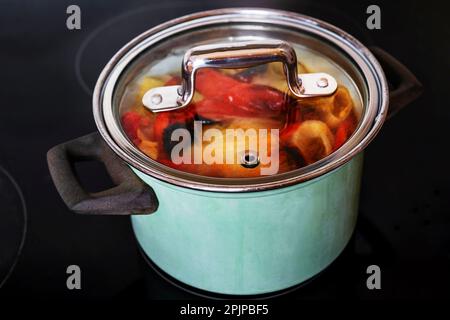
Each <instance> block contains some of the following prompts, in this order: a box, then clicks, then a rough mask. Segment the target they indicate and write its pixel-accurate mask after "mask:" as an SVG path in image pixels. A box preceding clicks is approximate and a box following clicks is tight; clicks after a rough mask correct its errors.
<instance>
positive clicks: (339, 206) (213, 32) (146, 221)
mask: <svg viewBox="0 0 450 320" xmlns="http://www.w3.org/2000/svg"><path fill="white" fill-rule="evenodd" d="M249 38H252V39H259V40H261V39H266V38H267V39H277V40H282V41H286V42H289V43H301V44H302V45H304V46H307V47H310V48H313V49H314V50H316V51H319V52H321V53H322V54H324V55H326V56H327V57H328V58H329V59H330V60H332V61H333V63H335V64H336V66H337V67H338V68H339V69H340V70H342V72H343V73H345V74H347V75H349V77H350V78H351V79H352V81H353V82H354V84H355V86H356V87H357V89H358V93H359V95H360V97H361V101H362V110H361V120H360V123H359V125H358V127H357V129H356V131H355V132H354V134H353V135H352V136H351V137H350V138H349V139H348V141H347V142H346V143H345V144H344V145H343V146H342V147H341V148H339V149H338V150H336V151H335V152H333V153H332V154H330V155H329V156H327V157H325V158H324V159H321V160H319V161H317V162H315V163H314V164H311V165H308V166H306V167H303V168H299V169H296V170H292V171H290V172H287V173H283V174H276V175H272V176H263V177H258V178H235V179H225V178H213V177H206V176H199V175H194V174H190V173H187V172H181V171H179V170H175V169H172V168H169V167H166V166H164V165H162V164H160V163H158V162H156V161H154V160H152V159H150V158H149V157H147V156H145V155H144V154H143V153H142V152H141V151H139V149H137V148H136V147H135V146H134V145H133V144H132V143H131V141H130V140H129V139H128V138H127V136H126V134H124V132H123V130H122V128H121V125H120V121H119V120H118V118H119V117H118V114H119V111H118V105H119V101H120V99H121V97H122V96H123V93H124V88H125V87H126V84H127V83H129V81H130V79H132V78H133V77H135V76H136V74H138V73H139V70H141V69H142V68H143V67H145V66H146V65H148V64H149V61H152V60H155V59H159V58H161V56H164V55H167V52H168V50H169V49H170V50H172V49H173V47H179V48H184V47H185V46H186V44H188V45H189V46H194V45H197V44H205V43H208V41H213V40H214V41H216V42H217V41H218V40H219V39H220V40H221V41H222V42H223V39H232V41H233V42H236V41H239V40H248V39H249ZM229 41H231V40H229ZM374 54H375V55H376V56H377V58H378V59H379V60H380V62H381V65H382V66H383V68H382V67H381V66H380V63H379V62H378V60H377V59H376V58H375V56H374ZM300 58H301V57H300ZM269 61H270V59H269ZM163 67H164V66H163ZM383 69H384V71H386V74H387V75H388V76H389V79H390V80H391V81H392V84H393V90H391V93H390V94H389V93H388V83H387V81H386V79H385V75H384V72H383ZM188 80H189V79H188ZM288 81H289V79H288ZM420 88H421V86H420V83H419V82H418V81H417V79H416V78H415V77H414V76H413V75H412V74H411V73H410V72H409V71H408V70H407V69H406V68H405V67H404V66H402V65H401V64H400V63H399V62H398V61H396V60H395V59H394V58H392V57H391V56H389V55H388V54H386V53H385V52H384V51H382V50H381V49H377V48H372V51H369V50H368V49H367V48H365V47H364V46H363V45H362V44H361V43H359V42H358V41H357V40H356V39H354V38H353V37H351V36H350V35H348V34H347V33H345V32H344V31H342V30H340V29H338V28H336V27H334V26H332V25H329V24H327V23H325V22H323V21H319V20H316V19H314V18H311V17H307V16H303V15H299V14H295V13H291V12H284V11H277V10H269V9H243V8H238V9H220V10H213V11H207V12H201V13H196V14H193V15H189V16H186V17H182V18H179V19H176V20H172V21H169V22H167V23H164V24H162V25H159V26H157V27H155V28H153V29H151V30H149V31H147V32H145V33H143V34H142V35H140V36H138V37H137V38H135V39H134V40H132V41H131V42H130V43H128V44H127V45H126V46H125V47H124V48H122V49H121V50H120V51H119V52H118V53H117V54H116V55H115V56H114V57H113V58H112V59H111V61H110V62H109V63H108V64H107V66H106V67H105V69H104V70H103V72H102V74H101V75H100V77H99V80H98V82H97V86H96V89H95V93H94V98H93V104H94V117H95V120H96V123H97V127H98V130H99V133H93V134H90V135H88V136H84V137H81V138H78V139H75V140H72V141H69V142H66V143H64V144H61V145H59V146H56V147H54V148H53V149H51V150H50V151H49V153H48V163H49V168H50V173H51V175H52V178H53V181H54V183H55V185H56V187H57V189H58V191H59V193H60V195H61V197H62V199H63V200H64V201H65V203H66V204H67V205H68V206H69V208H70V209H72V210H73V211H75V212H78V213H84V214H127V215H128V214H130V215H132V217H131V219H132V225H133V230H134V233H135V235H136V238H137V241H138V242H139V245H140V246H141V248H142V249H143V251H144V252H145V254H146V255H147V256H148V257H149V259H150V260H151V261H153V262H154V263H155V264H156V265H157V266H158V267H159V268H160V269H162V270H163V271H165V272H166V273H168V274H169V275H171V276H172V277H174V278H175V279H177V280H179V281H181V282H183V283H186V284H188V285H190V286H193V287H196V288H200V289H203V290H206V291H210V292H216V293H222V294H232V295H255V294H265V293H271V292H275V291H279V290H283V289H286V288H289V287H292V286H295V285H298V284H300V283H302V282H305V281H306V280H308V279H310V278H312V277H313V276H314V275H317V274H318V273H319V272H321V271H322V270H323V269H325V268H326V267H327V266H328V265H329V264H330V263H332V262H333V260H335V259H336V257H337V256H338V255H339V254H340V253H341V252H342V250H343V249H344V247H345V246H346V244H347V243H348V241H349V239H350V238H351V236H352V233H353V230H354V228H355V223H356V220H357V213H358V200H359V190H360V181H361V172H362V163H363V153H362V151H363V149H364V148H365V147H366V146H367V145H368V144H369V142H370V141H371V140H372V139H373V138H374V137H375V135H376V134H377V132H378V131H379V129H380V128H381V126H382V124H383V122H384V120H385V118H386V117H387V115H388V113H387V111H388V102H389V100H390V104H391V106H390V110H389V111H390V112H389V114H393V113H395V112H396V111H398V110H399V109H400V108H402V107H404V106H405V105H407V104H408V103H409V102H411V101H412V100H414V99H415V98H416V97H417V96H418V94H419V93H420ZM82 160H97V161H101V162H103V163H104V164H105V167H106V169H107V170H108V172H109V174H110V175H111V177H112V180H113V182H114V183H115V184H116V185H117V186H116V187H114V188H112V189H110V190H105V191H103V192H99V193H88V192H87V191H85V190H84V189H83V188H82V187H81V186H80V184H79V183H78V180H77V178H76V175H75V173H74V171H73V163H74V162H76V161H82Z"/></svg>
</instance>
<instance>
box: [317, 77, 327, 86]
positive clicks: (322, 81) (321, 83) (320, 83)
mask: <svg viewBox="0 0 450 320" xmlns="http://www.w3.org/2000/svg"><path fill="white" fill-rule="evenodd" d="M316 84H317V86H318V87H319V88H326V87H328V79H327V78H320V79H319V80H317V82H316Z"/></svg>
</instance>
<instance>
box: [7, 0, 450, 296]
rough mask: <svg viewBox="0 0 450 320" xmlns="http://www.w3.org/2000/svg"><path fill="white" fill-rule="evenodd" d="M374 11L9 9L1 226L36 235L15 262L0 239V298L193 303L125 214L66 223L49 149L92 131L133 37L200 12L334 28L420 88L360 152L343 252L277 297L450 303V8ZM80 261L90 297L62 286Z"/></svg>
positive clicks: (184, 4)
mask: <svg viewBox="0 0 450 320" xmlns="http://www.w3.org/2000/svg"><path fill="white" fill-rule="evenodd" d="M71 4H77V5H78V6H79V7H80V8H81V13H82V20H81V23H82V25H81V30H77V31H70V30H68V29H67V28H66V18H67V14H66V8H67V7H68V6H69V5H71ZM370 4H371V1H339V5H336V1H317V0H315V1H306V0H293V1H288V0H285V1H270V0H265V1H172V0H167V1H138V0H129V1H111V0H108V1H106V0H96V1H87V0H76V1H65V0H63V1H53V2H50V1H40V2H36V1H31V0H30V1H24V0H23V1H12V0H10V1H7V0H4V1H2V2H0V46H1V50H0V65H1V75H2V76H1V78H0V79H1V89H0V92H1V93H0V96H1V103H0V105H1V111H2V113H1V115H0V166H1V168H5V170H6V171H5V172H8V174H9V176H10V177H11V178H12V179H13V181H15V182H14V183H12V182H11V179H9V178H6V176H5V174H2V176H1V177H0V178H2V179H3V180H1V181H0V182H1V183H2V184H1V185H0V187H1V188H0V190H1V192H2V194H1V196H0V200H1V201H5V203H0V213H1V215H2V219H0V221H1V223H4V225H3V226H2V227H1V228H0V230H4V226H5V225H6V224H8V226H9V225H11V228H15V229H14V230H19V231H18V232H24V230H25V228H26V229H27V233H26V239H25V242H24V245H23V250H21V254H20V256H19V259H18V262H17V264H15V260H16V259H15V257H16V256H17V254H18V253H19V251H20V250H19V249H20V247H21V245H20V237H18V236H16V237H14V236H11V235H8V233H7V232H2V233H0V244H1V246H0V248H3V247H4V246H5V244H6V242H7V241H10V245H6V247H7V248H9V249H10V250H4V252H6V253H5V254H3V252H2V257H1V260H0V263H2V264H3V265H0V270H1V273H0V276H1V277H2V278H0V284H3V280H6V281H5V283H4V284H3V287H2V288H1V289H0V296H3V297H9V298H24V297H25V298H40V299H45V298H60V299H61V298H62V299H67V300H70V299H84V298H86V299H93V298H116V299H197V298H198V296H196V295H194V294H192V293H189V292H186V291H184V290H183V289H180V288H178V287H177V286H176V285H175V284H173V283H171V282H169V281H167V280H166V279H163V278H162V277H161V276H160V275H159V274H158V272H157V271H155V270H154V269H153V268H151V267H150V266H149V265H148V263H147V262H146V261H145V259H144V258H143V257H142V256H141V254H140V252H139V248H138V247H137V244H136V242H135V240H134V236H133V233H132V231H131V227H130V220H129V218H127V217H114V216H109V217H93V216H79V215H76V214H73V213H71V212H70V211H69V210H68V209H67V208H66V207H65V205H64V204H63V202H62V201H61V199H60V198H59V196H58V194H57V192H56V190H55V188H54V186H53V184H52V181H51V179H50V175H49V172H48V169H47V163H46V152H47V150H48V149H49V148H51V147H52V146H54V145H56V144H59V143H61V142H64V141H67V140H70V139H72V138H76V137H79V136H81V135H85V134H88V133H90V132H93V131H95V130H96V127H95V124H94V120H93V116H92V110H91V95H92V89H93V85H94V83H95V81H96V78H97V76H98V74H99V72H100V70H101V69H102V68H103V66H104V65H105V63H106V62H107V61H108V60H109V58H111V56H112V55H113V54H114V53H115V51H116V50H118V49H119V48H120V47H121V46H122V45H124V44H125V43H126V42H127V41H129V40H130V39H131V38H132V37H134V36H135V35H137V34H139V33H141V32H142V31H144V30H146V29H148V28H150V27H152V26H155V25H157V24H159V23H161V22H163V21H166V20H169V19H171V18H175V17H178V16H181V15H184V14H187V13H191V12H194V11H200V10H206V9H212V8H218V7H232V6H259V7H270V8H278V9H286V10H291V11H294V12H299V13H304V14H308V15H312V16H315V17H317V18H320V19H323V20H326V21H328V22H331V23H332V24H335V25H337V26H338V27H341V28H342V29H344V30H346V31H347V32H349V33H351V34H353V35H354V36H356V37H357V38H359V39H360V40H361V41H362V42H363V43H365V44H366V45H368V46H372V45H374V46H379V47H381V48H383V49H384V50H386V51H387V52H389V53H391V54H392V55H393V56H395V57H396V58H397V59H399V60H400V61H402V62H403V63H404V64H405V65H406V66H408V68H409V69H410V70H411V71H412V72H413V73H414V74H415V75H416V76H417V78H418V79H419V80H420V81H421V82H422V83H423V86H424V88H425V91H424V94H423V95H422V96H421V97H420V98H419V100H417V101H416V102H414V103H412V104H411V105H410V106H409V107H407V108H406V109H405V110H403V111H402V112H401V113H399V114H398V115H397V116H396V117H395V118H393V119H392V120H391V121H389V122H387V123H386V124H385V125H384V127H383V129H382V131H381V133H380V134H379V135H378V136H377V138H376V139H375V141H373V143H372V144H371V145H370V146H369V147H368V148H367V151H366V152H365V154H366V157H365V163H364V176H363V184H362V194H361V200H360V208H361V214H360V217H359V221H358V226H357V230H356V233H355V235H354V237H353V240H352V241H351V243H350V244H349V246H348V247H347V249H346V250H345V252H344V253H343V254H342V255H341V256H340V258H339V259H338V260H337V261H336V262H335V263H334V264H333V265H332V266H331V267H330V268H329V269H328V270H326V271H325V272H324V273H323V274H322V275H321V276H319V277H318V278H317V279H315V280H314V281H312V282H310V283H309V284H306V285H305V286H303V287H302V288H298V289H297V290H295V291H293V292H290V293H288V294H286V295H284V296H281V297H279V299H286V298H290V299H313V300H315V299H323V298H326V299H343V298H346V299H348V298H350V299H399V298H427V299H437V298H449V297H450V273H449V270H450V249H449V248H450V202H449V201H450V200H449V199H450V197H449V195H450V184H449V182H450V181H449V178H450V175H449V170H448V165H449V160H448V148H449V143H448V139H449V138H450V134H449V123H450V108H449V107H448V105H449V103H448V98H449V94H448V93H449V90H448V70H450V68H449V67H450V59H449V54H450V43H449V42H448V41H447V40H446V39H448V35H449V33H450V25H449V23H448V17H447V15H448V9H447V8H444V7H443V6H444V5H443V4H434V5H432V4H430V2H428V1H395V2H394V1H378V2H377V4H378V5H379V6H380V8H381V29H380V30H368V29H367V27H366V19H367V17H368V15H367V13H366V9H367V7H368V6H369V5H370ZM77 169H78V170H79V171H80V172H81V173H82V176H83V177H84V178H83V181H82V182H83V183H84V184H85V185H86V186H88V187H89V189H90V190H93V191H94V190H100V189H102V188H103V187H105V186H107V185H109V184H110V181H109V179H108V178H107V176H106V173H104V171H103V168H101V167H100V166H98V165H95V164H89V163H86V164H83V165H81V166H79V167H78V168H77ZM16 185H17V187H18V188H19V189H18V190H19V191H18V190H17V188H16ZM3 188H5V190H3ZM6 189H7V190H8V191H7V190H6ZM22 196H23V199H24V205H26V211H27V212H24V207H23V206H22V205H23V203H22V202H21V201H22V200H21V199H22V198H21V197H22ZM6 213H7V214H8V215H9V216H8V217H6ZM26 213H27V214H28V219H25V218H24V216H25V214H26ZM4 221H5V222H4ZM26 222H27V223H26ZM25 224H26V225H25ZM11 230H12V229H11ZM17 235H18V233H17ZM11 250H12V251H15V253H14V252H11ZM73 264H75V265H78V266H80V268H81V270H82V288H81V290H68V289H67V287H66V279H67V274H66V268H67V267H68V266H69V265H73ZM371 264H376V265H378V266H380V268H381V271H382V288H381V290H372V291H371V290H368V289H367V287H366V279H367V274H366V268H367V266H369V265H371ZM14 266H15V267H14ZM13 267H14V268H13ZM10 269H11V270H12V272H9V270H10ZM5 270H6V271H5ZM7 274H9V277H8V279H6V275H7Z"/></svg>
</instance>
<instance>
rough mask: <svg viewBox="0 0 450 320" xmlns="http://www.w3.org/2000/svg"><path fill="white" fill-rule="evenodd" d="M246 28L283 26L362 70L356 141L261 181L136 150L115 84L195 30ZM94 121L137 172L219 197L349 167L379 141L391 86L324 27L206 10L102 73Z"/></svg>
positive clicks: (165, 29) (251, 12) (164, 27)
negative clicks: (194, 168)
mask: <svg viewBox="0 0 450 320" xmlns="http://www.w3.org/2000/svg"><path fill="white" fill-rule="evenodd" d="M242 22H245V23H248V24H257V25H265V26H266V25H269V26H272V27H284V28H289V29H293V30H294V31H297V32H300V33H308V34H311V35H313V36H316V37H318V38H319V39H320V40H323V41H327V42H329V43H331V44H332V45H333V46H335V47H337V48H338V49H340V50H341V51H343V52H344V53H345V54H346V55H347V56H348V57H349V58H350V60H351V63H352V64H354V65H355V66H357V67H358V69H359V73H360V74H361V76H362V77H363V78H364V79H363V80H364V82H365V85H366V87H367V99H366V101H363V105H365V107H364V112H363V115H362V119H361V121H360V124H359V126H358V128H357V129H356V131H355V133H354V134H353V136H352V137H351V138H350V139H349V140H348V141H347V142H346V143H345V144H344V145H343V146H342V147H341V148H340V149H338V150H336V151H335V152H333V153H331V154H330V155H329V156H327V157H325V158H323V159H321V160H319V161H317V162H315V163H313V164H311V165H308V166H306V167H302V168H299V169H296V170H292V171H290V172H286V173H283V174H277V175H273V176H265V177H258V178H231V179H230V178H215V177H207V176H199V175H195V174H192V173H187V172H183V171H179V170H176V169H172V168H169V167H167V166H164V165H162V164H160V163H158V162H157V161H155V160H153V159H151V158H149V157H148V156H146V155H145V154H143V153H142V152H141V151H140V150H138V149H137V148H136V147H135V146H134V145H133V144H132V143H131V142H130V141H129V139H128V138H127V137H126V135H125V134H124V132H123V131H122V129H121V127H120V124H119V123H118V121H117V118H118V117H117V113H116V112H115V109H114V107H113V100H114V97H115V93H116V88H117V83H118V81H119V79H120V78H121V76H122V75H123V73H124V72H125V70H126V69H127V67H128V66H129V65H130V63H132V62H133V61H134V60H135V59H136V57H138V56H139V55H140V54H141V53H143V52H145V50H147V49H149V48H151V47H152V46H154V45H155V44H157V43H158V42H161V41H163V40H166V39H168V38H170V37H172V36H176V35H179V34H180V33H182V32H186V31H187V32H189V30H192V29H194V28H199V27H213V26H217V25H220V24H223V23H228V24H231V23H242ZM93 108H94V117H95V121H96V124H97V127H98V129H99V131H100V134H101V135H102V136H103V138H104V139H105V141H106V142H107V143H108V145H109V146H110V147H111V148H112V149H113V151H114V152H115V153H116V154H117V155H118V156H120V157H121V158H122V159H123V160H124V161H125V162H126V163H128V164H129V165H131V166H132V167H134V168H135V169H137V170H139V171H141V172H143V173H146V174H148V175H151V176H153V177H155V178H157V179H159V180H162V181H165V182H168V183H170V184H173V185H178V186H182V187H187V188H191V189H197V190H205V191H218V192H251V191H261V190H269V189H275V188H280V187H285V186H288V185H293V184H297V183H301V182H304V181H308V180H311V179H313V178H316V177H319V176H322V175H324V174H326V173H328V172H330V171H332V170H334V169H336V168H338V167H340V166H342V165H343V164H344V163H346V162H348V161H349V160H350V159H352V158H353V157H354V156H355V155H357V154H358V153H359V152H361V151H362V150H363V149H364V148H365V147H366V146H367V145H368V144H369V142H370V141H371V140H372V139H373V138H374V137H375V135H376V134H377V133H378V131H379V129H380V128H381V126H382V124H383V122H384V120H385V118H386V114H387V108H388V88H387V82H386V79H385V76H384V73H383V70H382V69H381V66H380V65H379V63H378V61H377V60H376V58H375V57H374V56H373V55H372V53H371V52H370V51H369V50H368V49H367V48H366V47H365V46H363V45H362V44H361V43H360V42H359V41H358V40H356V39H355V38H353V37H352V36H350V35H349V34H347V33H346V32H344V31H342V30H340V29H339V28H336V27H334V26H333V25H330V24H328V23H326V22H323V21H320V20H317V19H314V18H311V17H308V16H304V15H300V14H297V13H292V12H286V11H279V10H272V9H253V8H230V9H218V10H211V11H204V12H199V13H194V14H191V15H188V16H184V17H181V18H178V19H174V20H171V21H168V22H166V23H163V24H161V25H159V26H157V27H155V28H153V29H150V30H148V31H146V32H144V33H143V34H141V35H139V36H138V37H136V38H135V39H133V40H132V41H131V42H129V43H128V44H127V45H125V46H124V47H123V48H122V49H121V50H120V51H119V52H118V53H117V54H116V55H115V56H114V57H113V58H112V59H111V60H110V62H109V63H108V64H107V65H106V67H105V68H104V70H103V71H102V73H101V75H100V77H99V79H98V81H97V84H96V87H95V91H94V96H93Z"/></svg>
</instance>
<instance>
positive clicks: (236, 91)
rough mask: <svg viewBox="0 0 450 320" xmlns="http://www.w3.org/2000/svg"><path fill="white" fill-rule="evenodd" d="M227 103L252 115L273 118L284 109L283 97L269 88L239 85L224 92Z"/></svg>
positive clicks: (280, 93) (284, 101) (245, 84)
mask: <svg viewBox="0 0 450 320" xmlns="http://www.w3.org/2000/svg"><path fill="white" fill-rule="evenodd" d="M224 95H225V97H226V98H227V99H228V101H229V102H231V103H233V104H234V105H235V106H236V107H238V108H240V109H243V110H249V111H251V112H253V114H254V115H266V116H275V115H278V114H279V113H280V112H281V111H282V110H283V108H284V106H285V103H286V99H285V95H284V94H283V93H282V92H280V91H278V90H276V89H273V88H271V87H268V86H263V85H255V84H248V83H241V84H239V85H237V86H234V87H232V88H230V90H228V91H227V92H224Z"/></svg>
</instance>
